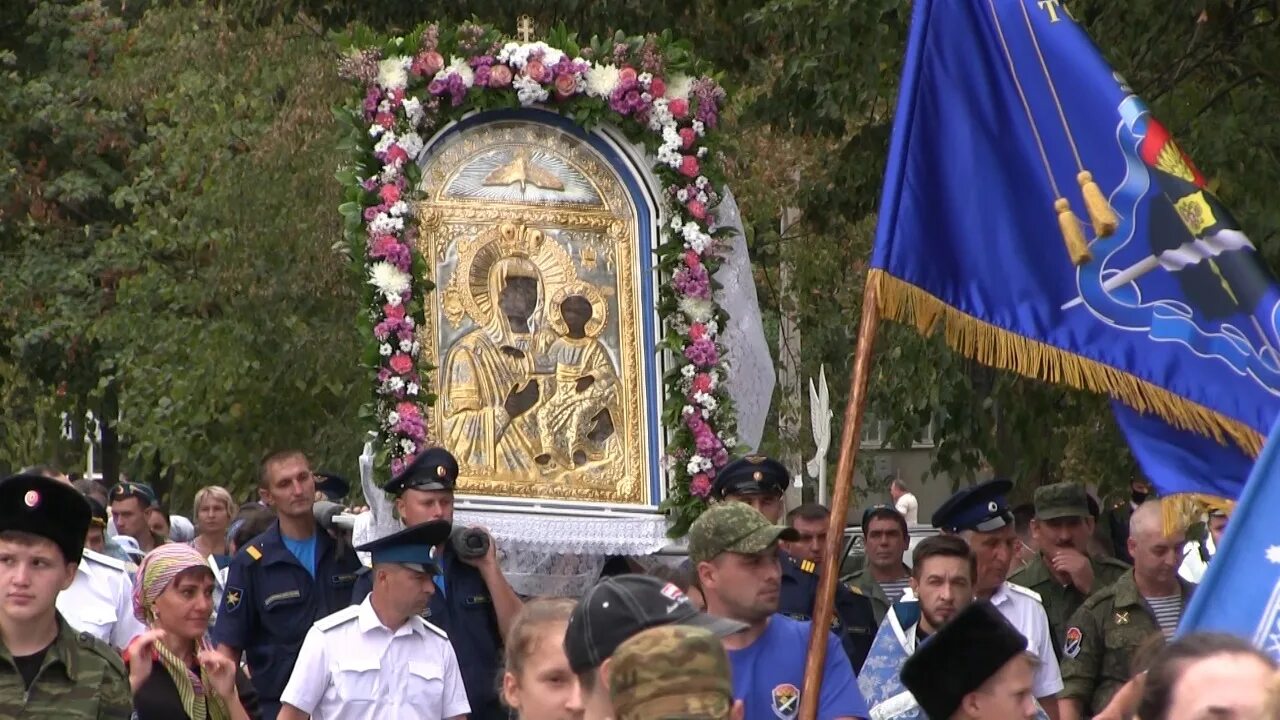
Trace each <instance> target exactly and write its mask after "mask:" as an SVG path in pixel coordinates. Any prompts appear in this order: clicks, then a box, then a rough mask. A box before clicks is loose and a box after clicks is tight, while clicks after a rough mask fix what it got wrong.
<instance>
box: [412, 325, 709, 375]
mask: <svg viewBox="0 0 1280 720" xmlns="http://www.w3.org/2000/svg"><path fill="white" fill-rule="evenodd" d="M689 337H691V338H693V339H694V341H697V340H705V339H706V337H707V326H706V325H703V324H702V323H694V324H692V325H690V326H689ZM394 359H395V358H392V360H394ZM391 369H393V370H394V369H395V366H394V365H393V366H391Z"/></svg>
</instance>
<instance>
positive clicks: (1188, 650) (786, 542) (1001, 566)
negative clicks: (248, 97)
mask: <svg viewBox="0 0 1280 720" xmlns="http://www.w3.org/2000/svg"><path fill="white" fill-rule="evenodd" d="M457 477H458V465H457V461H456V460H455V459H454V457H453V456H452V455H451V454H450V453H449V452H448V451H446V450H444V449H441V448H434V449H430V450H428V451H425V452H423V453H422V454H420V455H419V456H418V457H417V458H416V459H415V460H414V462H413V463H412V464H411V465H410V466H409V467H407V468H406V469H405V470H404V471H403V472H401V473H400V474H399V475H397V476H396V477H395V478H393V479H392V480H391V482H390V483H388V484H387V486H386V487H385V490H386V492H387V493H389V494H390V495H392V496H393V497H394V498H395V510H396V515H397V517H398V518H399V519H400V520H401V521H402V522H403V526H404V527H403V529H402V530H400V531H399V532H395V533H393V534H391V535H387V536H385V537H381V538H378V539H376V540H373V541H371V542H368V543H366V544H364V545H361V546H358V547H353V546H352V544H351V541H350V538H349V537H348V536H347V535H345V534H344V533H343V532H341V531H340V530H336V529H335V528H333V527H332V526H331V525H330V524H328V523H326V522H323V521H322V520H321V519H318V517H319V516H322V515H326V513H319V512H317V509H318V507H320V505H321V504H322V503H326V502H330V501H333V500H341V499H343V498H344V496H345V495H346V494H347V490H348V488H347V487H346V484H345V482H343V481H341V479H340V478H332V477H328V476H318V475H317V474H316V473H315V472H313V470H312V468H311V465H310V463H309V461H308V460H307V457H306V456H305V454H304V453H302V452H299V451H296V450H287V451H282V452H276V453H272V454H270V455H268V456H267V457H265V458H264V459H263V460H262V461H261V463H260V465H259V468H258V487H257V493H258V497H257V498H256V499H255V500H252V501H249V502H245V503H242V504H237V503H236V502H235V500H234V498H233V496H232V495H231V494H230V493H228V492H227V491H226V490H225V489H223V488H220V487H212V486H211V487H206V488H202V489H201V490H200V491H199V492H198V493H196V496H195V501H194V503H193V508H192V520H188V519H187V518H184V517H180V516H176V515H171V514H170V513H169V512H168V511H167V510H165V509H164V508H163V506H162V505H161V504H160V503H159V499H158V498H157V497H156V494H155V492H153V491H152V489H151V488H150V487H149V486H147V485H145V484H142V483H134V482H127V481H126V482H121V483H117V484H115V485H113V486H111V487H109V488H107V487H103V486H102V485H101V484H100V483H97V482H94V481H91V480H83V479H81V480H75V481H72V480H69V479H68V478H66V477H65V476H63V475H61V474H60V473H58V472H57V471H56V470H55V469H53V468H48V467H35V468H30V469H28V470H26V471H24V472H22V473H20V474H18V475H15V476H13V477H10V478H7V479H5V480H3V481H0V641H2V643H0V653H2V654H3V656H4V657H3V662H0V717H32V718H42V717H49V718H52V717H87V718H138V719H139V720H151V719H153V718H155V719H160V718H163V719H170V718H189V719H190V720H204V719H206V718H208V719H211V720H224V719H229V718H235V719H237V720H242V719H246V718H254V719H257V718H267V719H274V718H282V719H285V720H296V719H298V718H308V717H310V718H318V719H321V720H324V719H328V718H379V720H387V719H388V718H430V719H435V720H441V719H444V718H463V717H471V718H479V719H481V720H491V719H497V718H516V717H518V718H523V719H524V720H579V719H586V720H602V719H604V718H620V719H622V720H633V719H634V720H640V719H645V720H653V719H660V718H673V719H674V718H681V719H684V720H698V719H703V718H705V719H708V720H710V719H719V720H723V719H725V718H733V719H734V720H744V719H745V720H789V719H790V718H794V717H797V714H798V712H799V708H800V705H801V701H802V700H803V699H804V693H805V692H806V691H807V689H806V687H805V681H806V658H807V656H808V652H809V641H810V635H811V627H812V625H811V623H812V616H813V613H814V607H815V601H816V595H817V593H818V585H819V583H818V577H819V573H820V570H821V568H822V567H823V565H824V564H825V563H828V562H839V561H840V559H839V558H828V557H826V547H827V532H828V527H829V521H830V513H829V511H828V510H827V508H825V507H823V506H821V505H817V504H811V503H810V504H804V505H801V506H799V507H796V508H793V509H792V510H791V511H790V512H786V508H785V503H784V500H783V491H784V490H785V488H786V486H787V484H788V479H789V473H788V472H787V470H786V468H785V467H784V466H783V465H782V464H780V463H778V462H777V461H775V460H772V459H770V458H767V457H762V456H748V457H745V458H741V459H739V460H737V461H735V462H733V463H731V464H730V465H729V466H727V467H726V468H724V469H723V470H722V471H721V472H720V473H719V474H718V475H717V478H716V480H715V484H714V487H713V489H712V495H713V503H712V505H711V506H710V508H709V509H708V510H707V511H706V512H704V513H703V514H702V515H701V516H700V517H699V518H698V519H697V521H695V522H694V523H693V525H692V527H691V528H690V530H689V535H688V538H687V549H688V558H687V561H685V562H684V563H683V564H681V565H679V566H677V567H658V568H656V569H654V570H653V571H652V572H650V573H648V574H644V573H639V572H624V573H621V574H616V575H612V576H609V577H604V578H601V579H600V581H599V582H598V583H597V584H595V585H594V586H593V587H592V588H590V589H589V590H588V591H587V592H586V593H585V594H584V595H583V596H582V597H580V598H524V597H521V596H520V595H518V594H517V593H516V592H515V590H513V589H512V586H511V584H510V583H509V582H508V581H507V579H506V577H505V576H504V574H503V570H502V566H501V563H500V562H499V561H498V554H497V547H496V542H495V541H493V539H492V538H490V537H488V536H487V535H484V536H483V537H484V540H483V541H482V542H480V543H478V544H472V545H467V544H460V543H458V542H455V538H456V537H457V536H458V533H457V532H455V528H454V525H453V510H454V508H453V501H454V497H453V492H454V484H455V483H456V480H457ZM1011 487H1012V485H1011V483H1009V482H1007V481H1004V480H994V481H990V482H986V483H982V484H979V485H975V486H972V487H968V488H964V489H962V490H960V491H959V492H957V493H956V494H955V495H953V496H952V497H951V498H950V499H949V500H947V501H946V502H945V503H943V505H942V506H940V507H939V508H938V510H937V511H936V512H935V513H934V514H933V517H932V524H933V526H934V527H935V528H936V529H937V530H938V533H937V534H933V535H931V536H929V537H926V538H924V539H922V540H919V541H918V542H916V543H914V544H913V543H912V527H913V526H914V524H915V523H913V522H912V523H909V522H908V518H907V517H906V516H905V515H904V514H903V512H902V511H901V510H900V509H899V508H900V507H903V506H904V505H905V506H906V507H907V509H909V510H910V511H911V512H915V511H916V509H917V507H918V505H917V502H916V500H915V498H914V496H911V497H910V498H909V502H906V503H904V502H903V499H904V497H906V496H908V495H910V493H909V492H908V491H907V490H906V488H905V486H904V485H902V484H901V482H900V481H899V482H898V484H897V485H895V488H896V489H895V491H894V493H893V494H894V497H895V500H896V501H897V507H895V505H875V506H872V507H870V508H867V509H866V511H865V512H864V513H863V514H862V517H861V528H862V532H863V535H864V538H865V565H864V566H863V567H862V568H860V569H858V570H857V571H856V572H852V573H850V574H848V575H846V576H845V577H844V578H842V582H841V583H840V584H839V585H838V588H837V594H836V598H835V603H834V608H835V612H834V617H833V618H832V621H831V626H830V634H829V635H828V637H827V652H826V660H825V664H824V665H823V668H822V680H821V683H820V684H819V685H818V687H817V695H818V697H817V699H816V706H817V708H818V710H817V717H818V718H820V719H821V720H835V719H840V718H867V719H869V720H893V719H895V718H903V719H904V720H929V719H930V718H932V720H952V719H964V720H1014V719H1015V718H1016V719H1018V720H1030V719H1031V718H1048V719H1049V720H1077V719H1079V718H1104V720H1128V719H1129V718H1132V717H1137V718H1140V720H1192V719H1198V718H1205V717H1213V718H1223V719H1228V718H1237V717H1238V718H1242V719H1244V718H1263V717H1267V718H1280V712H1278V711H1277V707H1276V706H1275V703H1276V702H1277V699H1278V688H1277V681H1276V677H1277V676H1276V667H1275V664H1274V662H1273V661H1272V660H1271V658H1270V657H1269V656H1267V655H1266V654H1264V653H1261V652H1259V651H1257V650H1255V649H1254V648H1252V647H1251V646H1250V645H1249V644H1248V643H1246V642H1244V641H1242V640H1238V639H1235V638H1231V637H1227V636H1220V635H1196V634H1192V635H1186V636H1183V637H1180V638H1178V639H1176V640H1175V639H1173V637H1174V631H1175V629H1176V627H1177V624H1178V620H1179V618H1180V617H1181V614H1182V612H1183V611H1184V609H1185V607H1186V604H1187V601H1188V599H1189V598H1190V596H1191V594H1192V593H1193V592H1194V584H1193V583H1194V580H1195V579H1198V578H1199V577H1200V574H1202V573H1203V566H1204V565H1205V564H1207V563H1208V562H1209V561H1210V560H1211V558H1212V552H1213V549H1214V548H1215V547H1216V543H1217V542H1218V539H1219V536H1220V533H1221V532H1222V530H1223V528H1224V527H1225V524H1226V522H1227V519H1226V518H1225V516H1219V515H1214V516H1211V517H1209V518H1208V519H1207V522H1208V534H1207V536H1206V538H1205V540H1203V541H1202V542H1201V543H1200V544H1199V545H1198V546H1195V547H1194V548H1193V549H1189V550H1184V543H1183V540H1184V538H1183V536H1182V534H1181V533H1179V532H1174V533H1169V532H1168V531H1167V528H1166V527H1165V526H1164V523H1163V519H1162V515H1161V512H1160V508H1159V506H1158V504H1157V503H1156V502H1154V501H1148V500H1147V499H1146V498H1145V497H1139V492H1138V488H1137V486H1135V491H1134V498H1133V502H1132V503H1130V504H1128V505H1127V506H1125V507H1123V508H1119V509H1117V510H1119V511H1122V512H1123V515H1124V518H1125V520H1126V526H1125V527H1124V528H1123V530H1122V531H1121V530H1118V529H1117V528H1114V527H1110V528H1108V532H1107V534H1106V535H1102V534H1101V533H1100V531H1099V525H1100V524H1101V523H1104V522H1105V523H1108V524H1109V525H1111V524H1113V520H1112V518H1109V517H1105V516H1104V515H1103V514H1102V513H1100V512H1099V510H1098V506H1097V503H1096V502H1095V501H1093V499H1092V498H1091V496H1089V495H1088V493H1087V492H1086V491H1085V488H1084V487H1083V486H1081V485H1078V484H1073V483H1059V484H1054V485H1048V486H1045V487H1041V488H1038V489H1037V490H1036V491H1035V496H1034V502H1033V504H1032V506H1031V507H1030V508H1029V512H1022V513H1018V512H1015V511H1014V510H1013V509H1011V508H1010V507H1009V503H1008V500H1007V496H1008V494H1009V491H1010V490H1011ZM321 509H323V508H321ZM1116 537H1120V538H1122V539H1123V544H1124V547H1125V549H1126V551H1127V560H1128V561H1127V560H1126V559H1124V558H1119V557H1114V556H1113V555H1115V554H1117V553H1114V552H1109V551H1114V549H1115V542H1116V540H1115V538H1116ZM1100 538H1103V539H1101V540H1100ZM1203 550H1207V552H1206V551H1203ZM357 553H367V556H368V558H369V564H367V565H366V564H364V563H362V562H361V560H360V559H359V556H358V555H357ZM908 560H909V562H908ZM1130 561H1131V562H1130ZM1188 575H1190V577H1188Z"/></svg>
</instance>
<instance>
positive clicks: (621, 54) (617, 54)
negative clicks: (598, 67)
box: [613, 43, 630, 65]
mask: <svg viewBox="0 0 1280 720" xmlns="http://www.w3.org/2000/svg"><path fill="white" fill-rule="evenodd" d="M629 52H630V48H628V47H627V44H626V43H616V44H614V46H613V64H614V65H625V64H626V61H627V54H628V53H629Z"/></svg>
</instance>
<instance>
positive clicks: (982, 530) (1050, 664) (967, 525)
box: [933, 479, 1062, 720]
mask: <svg viewBox="0 0 1280 720" xmlns="http://www.w3.org/2000/svg"><path fill="white" fill-rule="evenodd" d="M1012 489H1013V483H1011V482H1009V481H1008V480H999V479H997V480H989V481H987V482H984V483H980V484H978V485H973V486H970V487H967V488H963V489H961V490H960V491H959V492H957V493H956V494H954V495H952V496H951V497H950V498H949V499H948V500H947V501H946V502H945V503H943V504H942V506H941V507H939V508H938V509H937V511H936V512H934V514H933V526H934V527H936V528H938V529H939V530H941V531H943V532H945V533H949V534H952V535H959V536H961V537H963V538H964V540H965V542H967V543H969V549H970V550H972V551H973V555H974V557H975V558H976V559H977V562H978V579H977V580H976V581H975V582H974V586H973V590H974V596H975V597H976V598H977V599H979V600H987V601H989V602H990V603H991V604H992V605H994V606H995V608H996V609H997V610H999V611H1000V614H1002V615H1004V617H1005V619H1007V620H1008V621H1009V622H1010V623H1011V624H1012V625H1013V626H1014V627H1015V628H1017V630H1018V632H1020V633H1022V635H1023V636H1024V637H1026V638H1027V642H1028V648H1027V649H1028V650H1029V651H1030V652H1031V653H1032V654H1033V655H1035V656H1036V659H1037V660H1039V661H1040V662H1039V666H1038V667H1037V668H1036V671H1035V688H1034V690H1035V696H1036V699H1037V700H1039V701H1040V705H1041V707H1043V708H1044V711H1045V713H1046V714H1048V716H1049V717H1050V718H1054V719H1055V720H1056V719H1057V717H1058V700H1057V695H1058V692H1059V691H1061V690H1062V674H1061V671H1060V670H1059V668H1058V656H1057V653H1056V652H1055V651H1054V648H1053V638H1052V636H1051V633H1050V630H1049V618H1048V616H1046V615H1045V611H1044V606H1042V605H1041V604H1040V596H1039V595H1037V594H1036V593H1035V592H1034V591H1031V590H1028V589H1027V588H1024V587H1022V586H1021V585H1014V584H1013V583H1009V582H1005V578H1006V577H1008V576H1009V565H1010V564H1011V563H1012V562H1013V556H1014V553H1015V548H1016V547H1017V545H1018V534H1017V532H1016V531H1015V530H1014V527H1013V513H1012V512H1011V511H1010V510H1009V501H1008V499H1007V498H1006V496H1007V495H1008V493H1009V491H1010V490H1012Z"/></svg>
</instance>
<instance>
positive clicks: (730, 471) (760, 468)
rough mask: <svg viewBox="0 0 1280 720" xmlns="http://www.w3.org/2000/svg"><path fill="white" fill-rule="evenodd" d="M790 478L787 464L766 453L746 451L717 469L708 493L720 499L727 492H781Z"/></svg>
mask: <svg viewBox="0 0 1280 720" xmlns="http://www.w3.org/2000/svg"><path fill="white" fill-rule="evenodd" d="M790 481H791V473H789V472H787V466H786V465H783V464H782V463H780V462H778V461H777V460H774V459H773V458H771V457H767V456H765V455H748V456H746V457H744V458H739V459H737V460H734V461H733V462H731V463H729V464H728V465H725V466H724V468H723V469H721V470H720V472H718V473H716V480H715V482H714V483H712V485H711V497H714V498H719V499H722V500H723V499H724V498H725V497H726V496H729V495H781V494H782V493H784V492H786V489H787V483H789V482H790Z"/></svg>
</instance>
